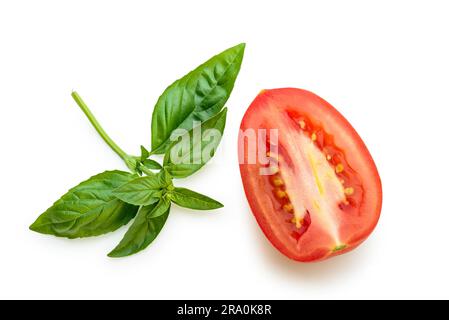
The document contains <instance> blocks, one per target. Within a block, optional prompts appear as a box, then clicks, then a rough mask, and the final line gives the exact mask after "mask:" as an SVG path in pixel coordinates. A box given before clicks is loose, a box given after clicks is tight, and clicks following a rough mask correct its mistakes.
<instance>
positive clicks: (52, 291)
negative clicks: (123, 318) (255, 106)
mask: <svg viewBox="0 0 449 320" xmlns="http://www.w3.org/2000/svg"><path fill="white" fill-rule="evenodd" d="M448 10H449V7H448V2H447V1H410V0H408V1H370V2H368V1H307V2H305V1H272V2H268V1H242V0H239V1H232V0H227V1H217V2H212V1H157V2H156V1H154V2H150V1H111V0H108V1H80V0H77V1H60V0H59V1H20V0H17V1H3V0H2V1H1V2H0V142H1V158H0V165H1V170H2V174H1V176H0V194H1V196H0V197H1V203H2V205H1V209H0V215H1V219H0V248H1V249H0V252H1V256H0V298H44V299H45V298H126V299H128V298H148V299H154V298H160V299H163V298H191V299H194V298H211V299H214V298H254V299H259V298H260V299H262V298H267V299H271V298H285V299H309V298H449V293H448V286H449V248H448V247H449V235H448V234H449V231H448V227H449V211H448V206H447V199H448V197H449V188H448V182H449V172H448V161H449V151H448V148H447V145H448V140H447V138H448V137H449V128H448V125H447V121H448V118H449V112H448V109H449V95H448V90H449V76H448V75H449V42H448V30H449V19H448V12H449V11H448ZM240 42H246V43H247V50H246V54H245V59H244V62H243V66H242V69H241V73H240V76H239V78H238V80H237V83H236V86H235V90H234V92H233V95H232V96H231V98H230V99H229V101H228V104H227V105H228V107H229V112H228V125H227V128H226V134H225V137H224V141H223V145H222V146H221V147H220V151H219V154H217V159H215V161H214V162H213V163H211V164H210V165H208V166H207V167H206V168H204V169H203V170H202V171H201V172H199V173H197V174H196V175H195V176H193V177H191V178H189V179H186V180H185V181H182V182H181V181H180V182H179V184H182V185H185V186H188V187H189V188H192V189H194V190H197V191H199V192H203V193H206V194H208V195H210V196H212V197H214V198H216V199H218V200H220V201H221V202H223V203H224V204H225V208H223V209H220V210H218V211H216V212H203V213H202V212H196V211H187V210H183V209H179V208H174V209H173V211H172V215H171V216H170V219H169V221H168V223H167V225H166V226H165V228H164V230H163V231H162V233H161V235H160V236H159V238H158V239H157V240H156V241H155V242H154V243H153V244H152V245H151V246H150V247H149V248H148V249H147V250H145V251H144V252H142V253H141V254H138V255H135V256H132V257H130V258H126V259H118V260H114V259H110V258H107V257H106V254H107V253H108V252H109V251H110V250H111V249H112V248H113V247H114V246H115V245H116V244H117V243H118V242H119V240H120V239H121V237H122V235H123V234H124V232H125V231H126V228H122V229H120V230H119V231H117V232H115V233H112V234H108V235H105V236H101V237H98V238H93V239H83V240H66V239H57V238H54V237H51V236H44V235H40V234H37V233H33V232H31V231H29V230H28V226H29V225H30V224H31V223H32V222H33V221H34V219H35V218H36V217H37V216H38V214H40V213H42V212H43V211H44V210H45V209H46V208H47V207H48V206H50V205H51V203H52V202H53V201H55V200H56V199H57V198H58V197H59V196H61V195H62V194H63V193H64V192H65V191H66V190H67V189H68V188H70V187H72V186H74V185H76V184H77V183H78V182H80V181H81V180H84V179H86V178H88V177H90V176H91V175H93V174H96V173H98V172H101V171H103V170H106V169H125V167H124V165H123V163H122V162H121V160H120V159H119V158H118V157H117V156H116V155H115V154H114V153H113V152H112V151H110V150H109V148H108V147H107V146H106V145H105V144H104V143H103V142H102V140H101V139H100V138H99V137H98V136H97V134H96V133H95V131H94V130H93V129H92V127H91V126H90V124H89V123H88V121H87V120H86V119H85V117H84V115H83V114H82V112H81V111H80V110H79V109H78V108H77V106H76V105H75V103H74V102H73V101H72V100H71V97H70V93H71V91H72V89H76V90H77V91H78V92H79V93H80V94H81V96H82V97H83V98H84V99H85V101H86V102H87V103H88V105H89V106H90V107H91V109H92V110H93V112H94V113H95V114H96V116H97V117H98V118H99V120H100V121H101V123H102V124H103V126H104V127H105V129H106V130H107V131H108V132H109V134H110V135H111V136H112V137H113V138H114V139H115V140H116V142H117V143H118V144H119V145H121V146H122V147H123V148H124V149H125V150H127V151H128V152H129V153H137V152H138V148H139V145H140V144H146V145H149V142H150V120H151V112H152V108H153V106H154V103H155V101H156V99H157V97H158V96H159V94H160V93H161V92H162V91H163V90H164V89H165V87H166V86H167V85H169V84H170V83H171V82H172V81H174V80H175V79H177V78H179V77H180V76H182V75H184V74H185V73H187V71H189V70H191V69H193V68H194V67H196V66H197V65H198V64H200V63H201V62H203V61H204V60H206V59H208V58H209V57H211V56H212V55H214V54H216V53H218V52H220V51H222V50H224V49H226V48H228V47H230V46H233V45H235V44H238V43H240ZM285 86H293V87H299V88H304V89H308V90H311V91H313V92H315V93H317V94H319V95H320V96H322V97H323V98H325V99H326V100H328V101H329V102H330V103H331V104H333V105H334V106H335V107H337V108H338V109H339V110H340V112H341V113H343V114H344V115H345V116H346V117H347V118H348V119H349V120H350V121H351V123H352V124H353V125H354V127H355V128H356V130H358V132H359V133H360V135H361V136H362V137H363V138H364V140H365V142H366V144H367V146H368V147H369V149H370V151H371V153H372V155H373V157H374V159H375V161H376V163H377V166H378V169H379V172H380V175H381V178H382V182H383V190H384V202H383V211H382V216H381V219H380V222H379V224H378V226H377V228H376V229H375V231H374V232H373V234H372V235H371V237H370V238H369V239H368V240H367V241H366V242H365V243H364V244H363V245H362V246H361V247H360V248H358V249H357V250H355V251H353V252H351V253H348V254H346V255H343V256H340V257H337V258H333V259H331V260H328V261H326V262H321V263H317V264H301V263H297V262H294V261H290V260H288V259H287V258H285V257H284V256H282V255H281V254H280V253H278V252H277V251H276V250H275V249H273V248H272V247H271V245H270V244H269V242H268V241H267V240H266V239H265V237H264V236H263V234H262V232H261V231H260V229H259V228H258V226H257V224H256V222H255V219H254V218H253V216H252V214H251V213H250V211H249V209H248V205H247V202H246V199H245V197H244V194H243V189H242V186H241V181H240V176H239V171H238V163H237V162H238V161H237V153H236V150H237V133H238V128H239V124H240V120H241V118H242V116H243V113H244V112H245V110H246V108H247V107H248V105H249V104H250V102H251V101H252V100H253V99H254V97H255V96H256V95H257V93H258V92H259V91H260V90H261V89H263V88H277V87H285Z"/></svg>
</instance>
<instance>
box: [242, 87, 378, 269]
mask: <svg viewBox="0 0 449 320" xmlns="http://www.w3.org/2000/svg"><path fill="white" fill-rule="evenodd" d="M248 129H250V130H260V129H265V130H277V131H276V132H277V136H275V137H276V139H273V141H272V139H271V136H269V135H266V136H264V137H263V139H264V140H265V141H264V143H262V144H260V143H259V144H257V145H256V146H255V147H254V146H253V147H251V146H250V144H249V142H248V140H247V139H246V140H245V132H247V130H248ZM270 132H271V131H270ZM240 133H241V134H240V139H239V158H240V172H241V175H242V181H243V185H244V189H245V192H246V195H247V198H248V200H249V204H250V207H251V209H252V211H253V213H254V215H255V217H256V219H257V221H258V223H259V225H260V226H261V228H262V230H263V231H264V233H265V234H266V235H267V237H268V239H269V240H270V241H271V242H272V243H273V245H274V246H275V247H276V248H278V249H279V250H280V251H281V252H282V253H284V254H285V255H287V256H288V257H290V258H292V259H295V260H298V261H316V260H322V259H325V258H328V257H331V256H334V255H337V254H341V253H343V252H346V251H349V250H351V249H352V248H354V247H356V246H357V245H359V244H360V243H361V242H362V241H363V240H364V239H366V237H367V236H368V235H369V234H370V233H371V231H372V230H373V229H374V227H375V225H376V223H377V221H378V218H379V215H380V209H381V202H382V191H381V183H380V178H379V175H378V173H377V169H376V167H375V164H374V162H373V160H372V158H371V156H370V154H369V152H368V150H367V148H366V146H365V145H364V143H363V141H362V140H361V138H360V137H359V136H358V134H357V133H356V132H355V130H354V129H353V128H352V126H351V125H350V124H349V123H348V121H347V120H346V119H345V118H344V117H343V116H342V115H341V114H340V113H338V112H337V111H336V110H335V109H334V108H333V107H332V106H331V105H330V104H328V103H327V102H326V101H324V100H323V99H321V98H319V97H318V96H316V95H314V94H313V93H311V92H308V91H305V90H301V89H293V88H287V89H274V90H265V91H263V92H262V93H260V94H259V95H258V97H257V98H256V99H255V100H254V102H253V103H252V104H251V106H250V107H249V109H248V111H247V112H246V114H245V116H244V118H243V120H242V124H241V132H240ZM246 138H247V137H246ZM260 140H261V139H260V137H258V141H259V142H260ZM273 145H275V146H276V152H271V151H268V152H267V153H266V157H267V158H268V159H269V160H272V161H268V162H267V161H260V160H261V159H258V161H256V162H255V163H251V161H249V157H250V153H251V152H256V153H257V154H260V151H261V150H262V149H264V150H265V149H267V150H271V149H270V148H269V147H270V146H273ZM254 148H255V149H254ZM253 149H254V150H253ZM264 150H262V151H264ZM273 164H276V165H275V166H274V165H273ZM261 169H266V170H265V171H264V172H268V173H269V174H261Z"/></svg>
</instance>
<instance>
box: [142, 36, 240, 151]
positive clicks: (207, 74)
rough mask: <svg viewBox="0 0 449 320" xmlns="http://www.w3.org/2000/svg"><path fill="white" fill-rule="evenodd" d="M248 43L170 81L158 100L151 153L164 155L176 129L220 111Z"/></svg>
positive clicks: (152, 123)
mask: <svg viewBox="0 0 449 320" xmlns="http://www.w3.org/2000/svg"><path fill="white" fill-rule="evenodd" d="M244 51H245V44H244V43H242V44H239V45H237V46H235V47H232V48H229V49H227V50H225V51H223V52H222V53H220V54H218V55H216V56H214V57H213V58H211V59H210V60H208V61H206V62H205V63H204V64H202V65H200V66H199V67H198V68H196V69H195V70H193V71H191V72H190V73H188V74H187V75H186V76H184V77H183V78H181V79H179V80H177V81H175V82H174V83H173V84H171V85H170V86H169V87H168V88H167V89H166V90H165V91H164V93H162V95H161V96H160V97H159V100H158V101H157V103H156V106H155V108H154V111H153V117H152V122H151V149H152V151H151V153H153V154H162V153H164V152H165V151H166V149H167V148H168V146H169V145H170V143H171V141H170V135H171V133H172V132H173V131H174V130H176V129H185V130H190V129H192V127H193V125H194V121H199V122H204V121H206V120H207V119H209V118H211V117H213V116H214V115H216V114H217V113H219V112H220V111H221V110H222V108H223V106H224V105H225V103H226V101H227V100H228V98H229V96H230V95H231V92H232V89H233V87H234V82H235V80H236V78H237V75H238V73H239V71H240V66H241V64H242V60H243V53H244Z"/></svg>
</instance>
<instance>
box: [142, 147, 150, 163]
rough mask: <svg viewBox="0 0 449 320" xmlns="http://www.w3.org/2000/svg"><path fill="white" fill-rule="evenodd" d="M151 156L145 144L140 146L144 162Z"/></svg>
mask: <svg viewBox="0 0 449 320" xmlns="http://www.w3.org/2000/svg"><path fill="white" fill-rule="evenodd" d="M149 156H150V152H149V151H148V150H147V149H145V147H144V146H140V161H141V162H143V161H145V160H146V159H148V157H149Z"/></svg>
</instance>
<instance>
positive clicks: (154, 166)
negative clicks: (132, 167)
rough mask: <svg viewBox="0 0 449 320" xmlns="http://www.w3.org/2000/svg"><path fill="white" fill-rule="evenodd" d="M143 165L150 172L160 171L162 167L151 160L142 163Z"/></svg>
mask: <svg viewBox="0 0 449 320" xmlns="http://www.w3.org/2000/svg"><path fill="white" fill-rule="evenodd" d="M143 165H144V166H145V167H147V168H148V169H152V170H160V169H162V166H161V165H160V164H159V162H157V161H154V160H152V159H146V160H144V161H143Z"/></svg>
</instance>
